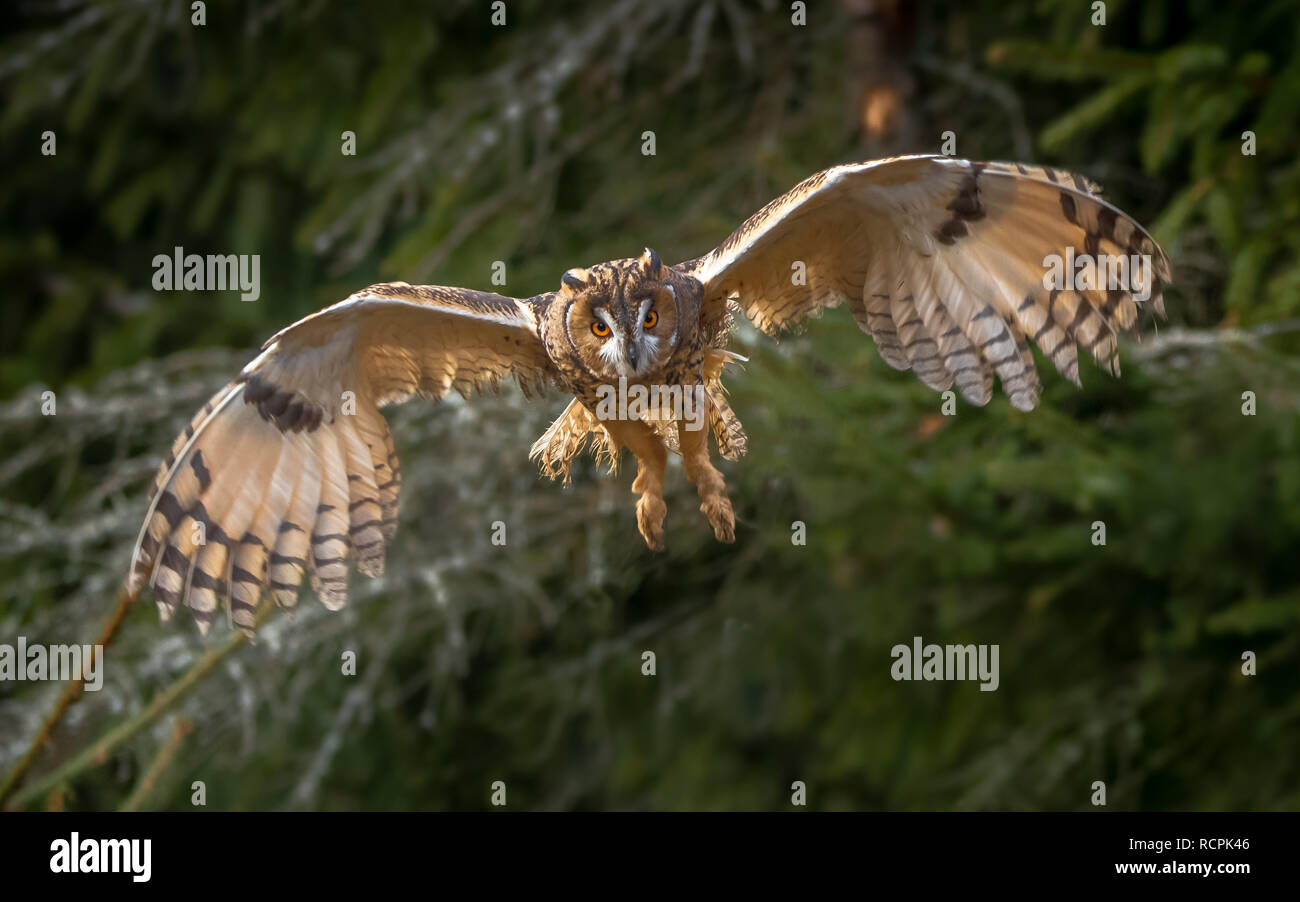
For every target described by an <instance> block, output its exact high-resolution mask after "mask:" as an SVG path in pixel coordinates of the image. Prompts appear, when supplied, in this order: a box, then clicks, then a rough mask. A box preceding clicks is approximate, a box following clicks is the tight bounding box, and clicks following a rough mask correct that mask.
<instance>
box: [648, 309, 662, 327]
mask: <svg viewBox="0 0 1300 902" xmlns="http://www.w3.org/2000/svg"><path fill="white" fill-rule="evenodd" d="M657 322H659V314H658V313H655V312H654V311H653V310H648V311H646V315H645V327H646V328H647V329H653V328H654V327H655V323H657Z"/></svg>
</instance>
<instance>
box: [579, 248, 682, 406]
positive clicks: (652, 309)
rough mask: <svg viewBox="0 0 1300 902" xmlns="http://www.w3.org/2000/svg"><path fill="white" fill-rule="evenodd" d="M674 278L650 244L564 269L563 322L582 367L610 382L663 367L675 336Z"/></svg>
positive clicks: (642, 375) (640, 377)
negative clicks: (625, 255)
mask: <svg viewBox="0 0 1300 902" xmlns="http://www.w3.org/2000/svg"><path fill="white" fill-rule="evenodd" d="M679 281H680V280H679V279H677V278H675V277H674V273H673V271H672V269H671V268H670V267H665V266H664V265H663V263H662V262H661V261H660V259H659V255H658V254H657V253H655V252H654V251H652V250H651V249H650V248H646V249H645V252H644V253H642V254H641V256H640V257H633V258H629V259H627V260H614V261H611V262H609V263H601V264H598V265H596V266H592V267H589V268H587V269H570V270H568V271H567V272H565V274H564V275H563V276H562V277H561V279H560V293H561V295H563V296H564V297H566V298H567V299H568V301H569V304H568V313H567V316H566V319H565V326H566V328H567V329H568V332H569V340H570V341H571V342H572V343H573V347H574V349H575V350H576V351H577V352H578V355H579V356H580V357H581V359H582V362H583V364H584V365H585V366H586V368H587V370H588V371H589V372H590V373H592V374H593V375H595V376H597V377H599V378H602V379H609V380H610V381H613V380H616V379H618V377H619V376H623V377H626V378H627V379H629V380H644V379H647V378H650V377H653V375H654V374H655V373H656V372H658V371H659V370H660V369H662V367H663V365H664V363H665V362H666V361H667V360H668V358H669V356H671V354H672V352H673V351H674V350H675V349H676V347H677V343H678V338H679V334H678V326H679V322H678V305H677V301H678V297H677V292H678V290H679V288H680V285H678V284H675V283H678V282H679Z"/></svg>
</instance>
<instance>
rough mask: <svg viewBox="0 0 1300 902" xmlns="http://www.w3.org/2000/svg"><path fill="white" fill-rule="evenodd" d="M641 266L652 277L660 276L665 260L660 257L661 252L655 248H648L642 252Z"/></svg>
mask: <svg viewBox="0 0 1300 902" xmlns="http://www.w3.org/2000/svg"><path fill="white" fill-rule="evenodd" d="M641 268H642V269H643V270H645V274H646V275H647V276H650V277H651V278H652V279H657V278H659V276H660V275H662V270H663V262H662V261H661V260H660V259H659V253H658V252H657V251H655V250H654V249H653V248H649V247H648V248H646V249H645V250H644V251H642V252H641Z"/></svg>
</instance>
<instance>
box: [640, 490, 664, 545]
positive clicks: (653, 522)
mask: <svg viewBox="0 0 1300 902" xmlns="http://www.w3.org/2000/svg"><path fill="white" fill-rule="evenodd" d="M667 514H668V505H666V504H664V499H663V498H661V497H659V496H658V495H642V496H641V498H640V500H639V501H637V503H636V527H637V529H638V530H639V531H640V532H641V538H643V539H645V543H646V546H647V547H649V549H650V550H651V551H663V550H664V517H665V516H667Z"/></svg>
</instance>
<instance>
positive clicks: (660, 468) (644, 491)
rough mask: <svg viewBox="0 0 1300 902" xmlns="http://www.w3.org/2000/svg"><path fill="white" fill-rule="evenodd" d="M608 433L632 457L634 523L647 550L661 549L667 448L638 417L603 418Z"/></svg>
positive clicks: (662, 545)
mask: <svg viewBox="0 0 1300 902" xmlns="http://www.w3.org/2000/svg"><path fill="white" fill-rule="evenodd" d="M602 422H603V424H604V426H605V428H606V429H607V430H608V431H609V434H610V435H611V436H613V438H614V441H615V442H617V443H618V445H619V447H621V448H626V449H628V450H629V451H631V452H632V454H633V455H635V457H636V479H634V480H633V481H632V491H634V492H638V493H640V495H641V498H640V499H639V500H638V501H637V503H636V525H637V529H638V530H640V532H641V537H642V538H643V539H645V543H646V545H648V546H649V547H650V550H651V551H663V550H664V517H665V516H666V515H667V514H668V506H667V505H666V504H664V467H665V466H666V465H667V463H668V449H666V448H665V447H664V443H663V441H662V440H660V438H659V436H658V434H656V433H655V431H654V429H653V428H651V427H650V426H649V425H647V424H646V423H644V422H642V421H641V420H604V421H602Z"/></svg>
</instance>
